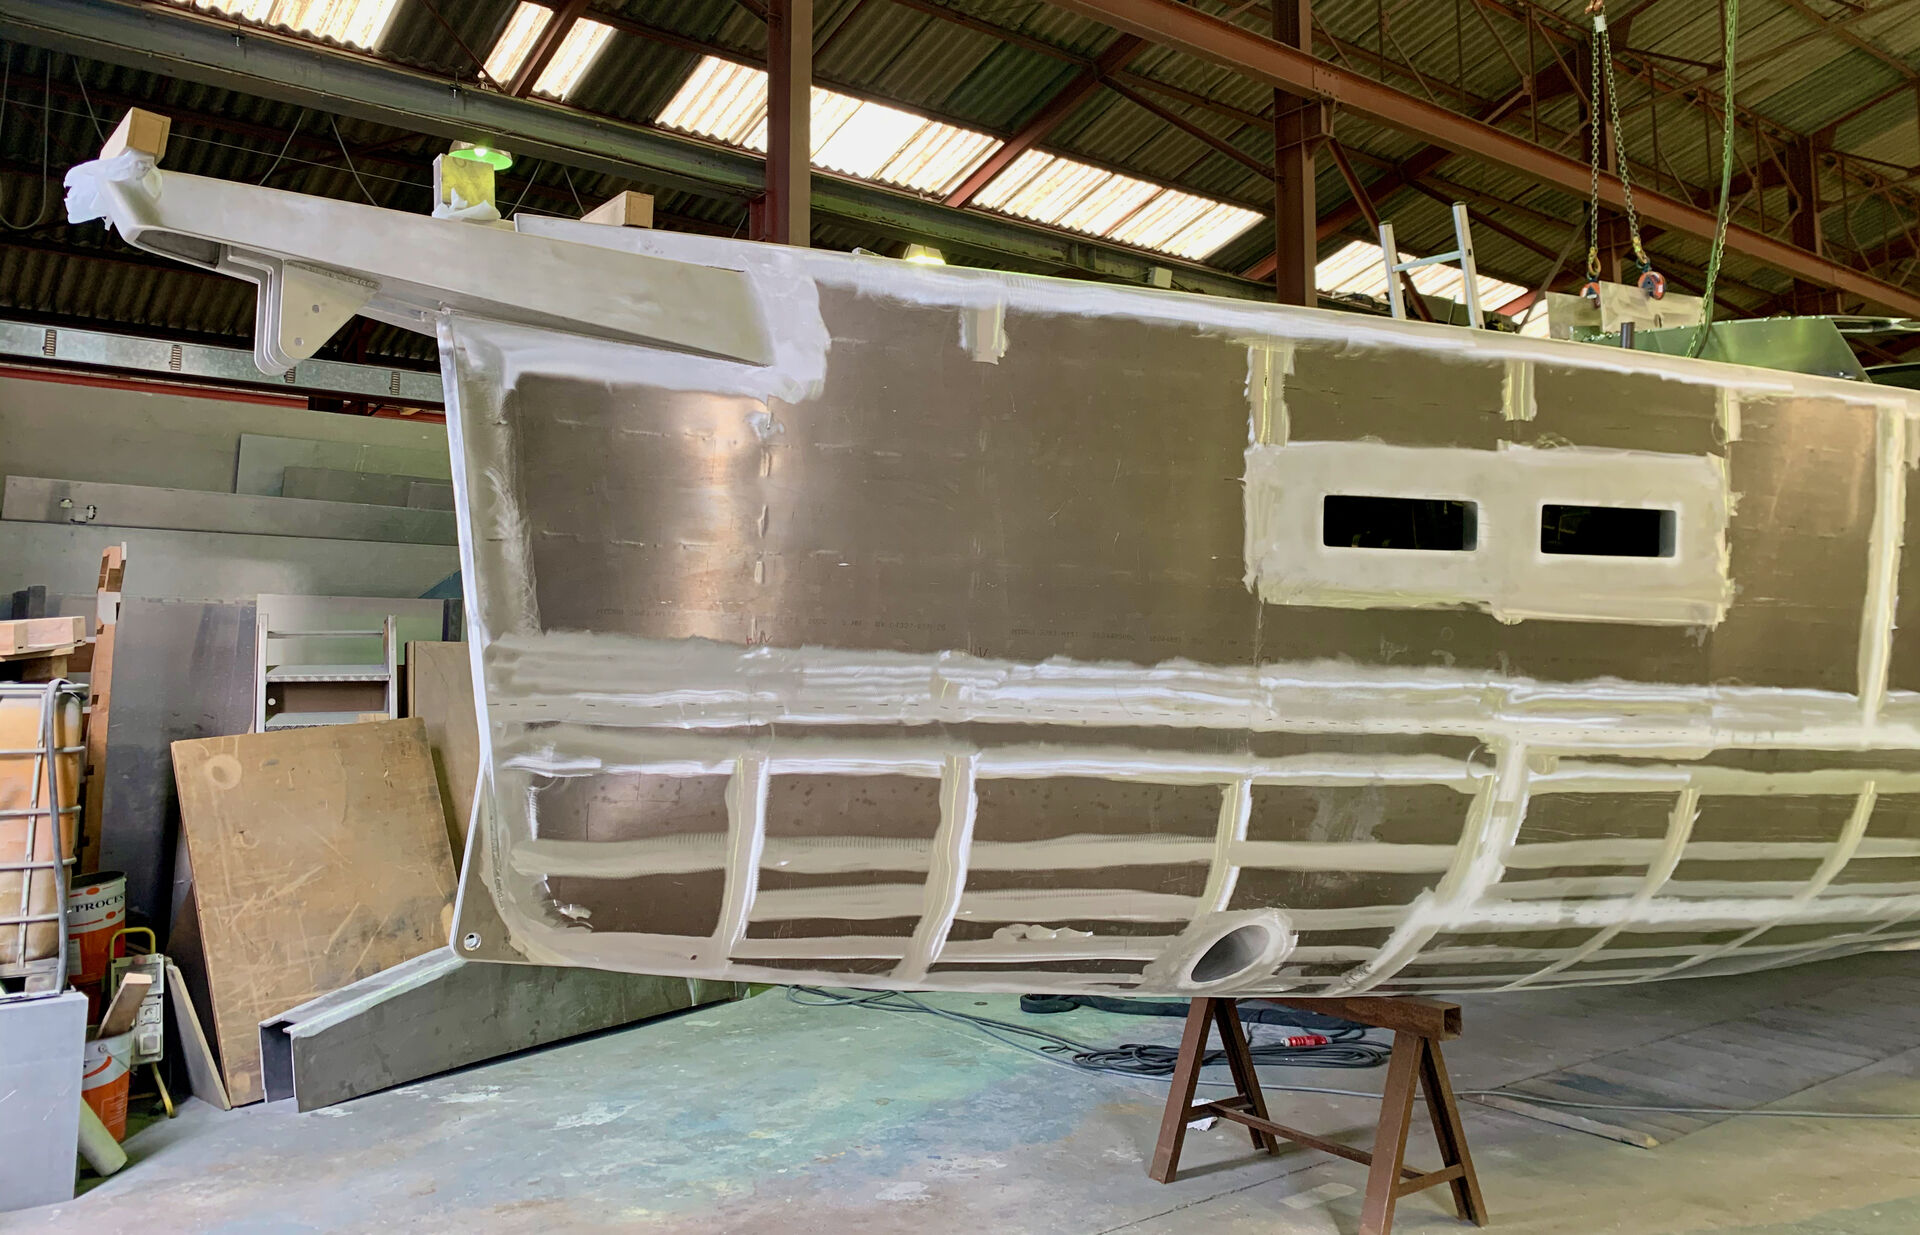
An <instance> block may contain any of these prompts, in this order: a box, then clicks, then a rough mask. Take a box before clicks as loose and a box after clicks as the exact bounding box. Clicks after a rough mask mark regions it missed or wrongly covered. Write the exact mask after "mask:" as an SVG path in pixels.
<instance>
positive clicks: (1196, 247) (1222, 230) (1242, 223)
mask: <svg viewBox="0 0 1920 1235" xmlns="http://www.w3.org/2000/svg"><path fill="white" fill-rule="evenodd" d="M1259 221H1260V215H1259V213H1258V212H1256V211H1252V210H1244V209H1242V208H1241V207H1239V206H1229V205H1227V204H1226V203H1224V202H1222V203H1219V204H1216V205H1215V206H1213V208H1212V209H1210V210H1208V211H1207V212H1206V213H1205V214H1203V215H1201V216H1200V217H1199V218H1197V219H1195V220H1194V221H1193V222H1192V223H1191V224H1189V225H1188V227H1187V229H1186V230H1185V231H1183V232H1181V233H1180V234H1179V235H1177V236H1175V237H1174V238H1173V239H1172V240H1169V241H1168V242H1167V247H1168V248H1169V249H1171V250H1173V251H1174V252H1175V253H1179V254H1182V255H1184V256H1194V255H1200V256H1204V255H1206V254H1208V253H1212V252H1214V251H1215V250H1217V249H1219V248H1220V247H1221V246H1222V245H1224V244H1226V243H1227V242H1228V241H1229V240H1232V239H1233V238H1234V237H1236V236H1238V235H1239V234H1240V233H1241V232H1244V231H1246V230H1247V229H1248V228H1249V227H1252V226H1253V225H1254V224H1255V223H1258V222H1259Z"/></svg>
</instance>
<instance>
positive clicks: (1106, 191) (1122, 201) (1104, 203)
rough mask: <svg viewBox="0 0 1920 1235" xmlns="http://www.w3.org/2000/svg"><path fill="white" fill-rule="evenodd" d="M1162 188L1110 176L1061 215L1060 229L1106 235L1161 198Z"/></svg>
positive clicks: (1139, 181) (1130, 179)
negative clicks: (1156, 198) (1065, 228)
mask: <svg viewBox="0 0 1920 1235" xmlns="http://www.w3.org/2000/svg"><path fill="white" fill-rule="evenodd" d="M1160 192H1161V189H1160V186H1159V185H1157V184H1148V183H1147V182H1146V181H1144V180H1135V179H1133V178H1131V177H1128V176H1115V175H1111V174H1109V175H1108V176H1107V179H1106V182H1105V183H1103V184H1102V185H1101V186H1100V187H1099V189H1098V190H1096V191H1095V192H1093V193H1089V194H1088V195H1087V196H1086V197H1085V198H1084V199H1082V200H1081V202H1080V204H1079V205H1077V206H1075V207H1074V208H1073V209H1072V210H1069V211H1067V212H1066V213H1065V214H1063V215H1061V216H1060V220H1059V223H1058V224H1057V226H1060V227H1069V228H1072V229H1073V230H1074V231H1077V232H1091V233H1092V234H1094V235H1096V236H1104V235H1107V234H1108V233H1109V232H1111V231H1112V230H1113V229H1114V228H1116V227H1118V226H1119V225H1120V224H1122V223H1124V222H1126V220H1128V219H1130V218H1132V217H1133V216H1134V214H1135V213H1136V212H1138V211H1139V210H1140V208H1141V207H1143V206H1145V205H1146V204H1147V203H1148V202H1150V201H1152V200H1153V199H1154V198H1155V197H1157V196H1159V194H1160Z"/></svg>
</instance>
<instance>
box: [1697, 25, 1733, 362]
mask: <svg viewBox="0 0 1920 1235" xmlns="http://www.w3.org/2000/svg"><path fill="white" fill-rule="evenodd" d="M1726 10H1727V16H1726V27H1727V46H1726V50H1725V56H1726V59H1724V60H1722V61H1721V64H1722V65H1723V66H1724V67H1725V70H1726V72H1725V77H1724V79H1723V80H1722V81H1721V83H1720V99H1721V113H1720V209H1719V211H1718V212H1717V213H1716V214H1715V216H1714V222H1713V249H1712V250H1711V251H1710V252H1709V253H1708V254H1707V285H1706V287H1705V288H1703V289H1702V290H1701V292H1700V324H1699V325H1698V326H1697V327H1695V328H1694V332H1693V342H1692V344H1691V345H1690V346H1689V347H1688V348H1687V355H1689V356H1698V355H1699V354H1700V353H1701V351H1702V350H1703V349H1705V347H1706V346H1707V333H1708V332H1709V331H1710V330H1712V329H1713V287H1714V284H1716V283H1718V282H1719V281H1720V259H1721V258H1722V257H1723V256H1725V254H1726V251H1727V205H1728V201H1727V199H1728V198H1729V197H1730V196H1731V195H1732V193H1733V45H1734V41H1735V39H1736V37H1737V34H1738V31H1739V29H1740V0H1726Z"/></svg>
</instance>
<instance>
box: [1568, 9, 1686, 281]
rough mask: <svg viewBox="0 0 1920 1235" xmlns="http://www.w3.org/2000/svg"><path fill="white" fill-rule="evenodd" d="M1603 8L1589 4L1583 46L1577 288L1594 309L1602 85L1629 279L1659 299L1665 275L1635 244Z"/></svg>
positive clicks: (1636, 226) (1636, 223)
mask: <svg viewBox="0 0 1920 1235" xmlns="http://www.w3.org/2000/svg"><path fill="white" fill-rule="evenodd" d="M1606 9H1607V0H1588V4H1587V15H1588V16H1589V17H1592V18H1593V38H1592V39H1591V40H1589V42H1588V46H1589V47H1590V48H1591V49H1592V56H1593V67H1592V71H1591V72H1589V73H1588V74H1587V96H1588V98H1587V131H1588V135H1589V140H1588V143H1587V144H1588V148H1589V157H1588V161H1587V166H1588V170H1589V171H1590V172H1591V186H1590V191H1589V193H1588V196H1587V236H1588V241H1587V282H1586V286H1584V287H1582V288H1581V289H1580V294H1581V295H1583V296H1585V297H1586V298H1587V299H1588V300H1590V301H1592V302H1593V303H1594V304H1596V305H1598V304H1599V303H1600V164H1601V150H1600V101H1601V87H1602V83H1603V82H1604V84H1605V92H1606V103H1607V122H1608V124H1609V125H1610V126H1611V127H1612V130H1613V140H1614V151H1613V155H1614V161H1615V162H1616V163H1617V164H1618V165H1619V173H1620V188H1621V191H1622V193H1623V194H1624V195H1625V197H1626V207H1627V238H1628V241H1629V243H1631V244H1632V246H1633V260H1634V266H1635V268H1636V270H1637V272H1638V273H1636V274H1635V276H1634V284H1635V285H1636V286H1637V287H1639V289H1640V290H1641V291H1643V292H1645V293H1646V294H1647V298H1648V299H1650V300H1658V299H1660V298H1661V297H1662V296H1665V295H1666V294H1667V276H1665V275H1663V274H1661V273H1660V272H1659V271H1658V270H1655V269H1654V268H1653V262H1652V260H1651V259H1650V258H1648V257H1647V250H1646V247H1645V246H1644V245H1642V244H1641V242H1640V215H1639V212H1638V211H1636V210H1635V209H1634V207H1633V175H1632V173H1631V172H1630V171H1629V170H1628V169H1627V152H1626V151H1625V150H1624V149H1623V148H1622V147H1621V145H1620V93H1619V91H1618V90H1616V89H1615V88H1614V81H1613V40H1612V37H1611V36H1610V35H1609V34H1608V33H1607V12H1606Z"/></svg>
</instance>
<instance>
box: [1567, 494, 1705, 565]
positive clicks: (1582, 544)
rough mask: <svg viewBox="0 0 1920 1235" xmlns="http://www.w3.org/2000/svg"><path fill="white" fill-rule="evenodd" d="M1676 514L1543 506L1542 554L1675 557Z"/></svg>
mask: <svg viewBox="0 0 1920 1235" xmlns="http://www.w3.org/2000/svg"><path fill="white" fill-rule="evenodd" d="M1675 522H1676V519H1675V514H1674V512H1673V511H1671V510H1661V509H1658V508H1656V507H1647V506H1552V505H1548V506H1542V507H1541V508H1540V552H1542V553H1553V554H1571V555H1575V556H1580V557H1672V556H1673V549H1674V524H1675Z"/></svg>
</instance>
